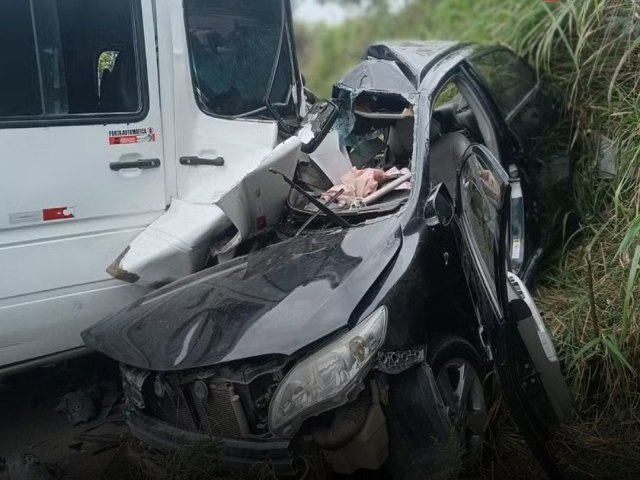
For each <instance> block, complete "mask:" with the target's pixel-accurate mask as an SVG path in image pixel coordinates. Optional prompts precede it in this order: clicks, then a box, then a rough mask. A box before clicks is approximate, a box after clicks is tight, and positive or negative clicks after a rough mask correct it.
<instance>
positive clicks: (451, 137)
mask: <svg viewBox="0 0 640 480" xmlns="http://www.w3.org/2000/svg"><path fill="white" fill-rule="evenodd" d="M471 145H472V142H471V140H469V138H468V137H467V136H466V135H465V134H464V133H463V132H461V131H459V132H453V133H447V134H445V135H443V136H442V137H440V138H439V139H437V140H436V141H435V142H432V146H431V152H430V154H429V167H430V170H429V171H430V176H431V184H432V185H438V184H439V183H444V184H445V185H446V186H447V190H449V193H450V194H451V197H452V198H455V195H456V180H457V176H458V170H459V169H460V167H461V166H462V159H463V157H464V154H465V152H466V151H467V149H468V148H469V147H470V146H471Z"/></svg>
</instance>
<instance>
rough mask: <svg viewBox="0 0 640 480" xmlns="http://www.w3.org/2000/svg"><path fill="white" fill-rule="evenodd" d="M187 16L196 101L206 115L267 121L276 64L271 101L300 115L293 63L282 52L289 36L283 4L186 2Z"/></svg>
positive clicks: (238, 0) (237, 0)
mask: <svg viewBox="0 0 640 480" xmlns="http://www.w3.org/2000/svg"><path fill="white" fill-rule="evenodd" d="M185 15H186V24H187V36H188V44H189V56H190V63H191V70H192V75H193V82H194V89H195V92H196V100H197V101H198V103H199V105H200V108H201V109H202V110H203V111H204V112H205V113H207V114H211V115H215V116H221V117H247V116H264V115H265V112H267V109H266V106H265V96H266V95H267V89H268V87H269V84H270V80H271V78H272V73H273V66H274V64H276V62H277V64H278V69H277V72H276V75H275V77H274V84H273V88H272V89H271V96H270V101H271V102H272V103H274V104H276V105H279V106H280V105H284V106H288V107H290V109H291V113H295V104H294V98H295V96H294V95H292V90H293V88H295V79H294V72H295V68H294V63H293V58H292V56H291V55H290V54H288V53H289V51H290V50H289V49H288V48H286V49H283V48H279V47H280V45H281V42H282V40H283V39H282V36H283V35H287V34H288V29H287V28H285V25H286V15H287V10H286V4H285V1H284V0H266V1H261V2H254V1H250V0H220V1H216V2H211V1H210V0H186V1H185ZM284 43H285V44H287V45H288V39H285V41H284ZM278 56H280V58H279V59H278ZM283 113H285V112H283ZM286 113H289V112H286Z"/></svg>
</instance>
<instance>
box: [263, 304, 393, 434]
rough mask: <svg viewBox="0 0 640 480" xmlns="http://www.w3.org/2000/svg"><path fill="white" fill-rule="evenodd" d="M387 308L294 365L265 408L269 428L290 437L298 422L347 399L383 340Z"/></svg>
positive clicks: (377, 311)
mask: <svg viewBox="0 0 640 480" xmlns="http://www.w3.org/2000/svg"><path fill="white" fill-rule="evenodd" d="M386 330H387V309H386V307H380V308H379V309H377V310H376V311H375V312H373V313H372V314H371V315H370V316H368V317H367V318H366V319H365V320H364V321H362V322H360V324H358V325H357V326H356V327H355V328H353V329H352V330H350V331H349V332H347V333H345V334H344V335H342V336H340V337H338V338H337V339H335V340H334V341H332V342H331V343H329V344H328V345H326V346H324V347H322V348H321V349H320V350H318V351H317V352H315V353H313V354H312V355H309V356H308V357H307V358H305V359H304V360H303V361H301V362H300V363H298V364H297V365H296V366H294V367H293V368H292V369H291V371H290V372H289V373H288V374H287V376H286V377H285V378H284V380H283V381H282V383H281V384H280V386H279V387H278V389H277V390H276V393H275V395H274V396H273V399H272V400H271V405H270V407H269V429H270V430H271V432H273V433H274V434H276V435H279V436H282V437H291V436H293V435H294V434H295V433H296V432H297V431H298V429H299V428H300V425H301V424H302V422H303V421H304V420H305V419H307V418H309V417H311V416H313V415H318V414H319V413H322V412H325V411H327V410H331V409H333V408H336V407H338V406H340V405H343V404H344V403H346V402H347V397H348V394H349V393H350V392H351V389H352V388H353V387H354V385H356V384H357V383H358V382H359V381H361V380H362V378H363V376H364V375H366V374H367V372H368V370H369V367H370V366H371V361H372V360H373V358H374V356H375V354H376V352H377V351H378V350H379V349H380V347H381V346H382V343H383V342H384V337H385V333H386Z"/></svg>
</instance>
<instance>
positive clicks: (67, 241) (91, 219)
mask: <svg viewBox="0 0 640 480" xmlns="http://www.w3.org/2000/svg"><path fill="white" fill-rule="evenodd" d="M0 64H1V65H2V72H1V73H0V367H2V366H6V365H8V364H14V363H19V362H22V361H25V360H29V359H32V358H34V357H43V356H47V355H50V354H53V353H58V352H61V351H67V350H71V349H75V348H76V347H80V346H81V345H82V341H81V339H80V331H81V330H83V329H84V328H86V327H88V326H90V325H91V324H93V323H94V322H96V321H98V320H100V319H101V318H103V317H105V316H107V315H108V314H110V313H111V312H113V311H114V310H116V309H118V308H121V307H122V306H124V305H126V304H127V303H129V302H131V301H132V300H134V299H135V298H137V297H138V296H140V295H141V294H142V293H143V292H144V291H145V290H143V289H141V288H139V287H135V286H133V285H130V284H128V283H124V282H120V281H116V280H114V279H112V278H111V277H110V276H109V275H107V273H106V272H105V269H106V267H107V266H108V265H109V263H110V262H111V261H112V260H113V258H114V257H115V256H116V255H118V253H119V252H120V251H122V250H123V249H124V248H125V247H126V246H127V245H128V243H129V242H130V241H131V240H132V239H133V238H134V237H135V236H136V235H137V233H138V232H140V231H141V230H142V229H143V228H144V227H145V226H146V225H148V224H149V223H150V222H152V221H153V220H154V219H155V218H157V217H158V216H159V215H161V214H162V212H163V211H164V210H165V208H166V205H167V191H166V189H165V173H164V169H163V167H164V159H163V148H162V138H163V137H162V125H161V118H160V99H159V93H158V91H159V86H158V72H157V67H156V65H157V59H156V46H155V39H154V25H153V8H152V2H151V0H110V1H109V2H104V1H99V0H90V1H87V0H37V1H35V0H31V1H29V0H26V1H9V2H0Z"/></svg>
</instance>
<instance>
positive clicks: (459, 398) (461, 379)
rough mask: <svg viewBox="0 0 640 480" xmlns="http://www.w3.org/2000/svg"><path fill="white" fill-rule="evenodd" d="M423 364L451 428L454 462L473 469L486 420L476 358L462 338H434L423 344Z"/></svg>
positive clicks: (481, 379) (474, 351)
mask: <svg viewBox="0 0 640 480" xmlns="http://www.w3.org/2000/svg"><path fill="white" fill-rule="evenodd" d="M427 363H428V364H429V365H430V366H431V369H432V371H433V375H434V377H435V379H436V385H437V387H438V392H439V393H440V396H441V397H442V402H443V403H444V405H445V408H446V409H447V412H448V414H449V419H450V421H451V423H452V426H453V428H454V433H455V434H454V435H452V440H455V441H454V442H452V443H453V444H454V446H455V447H456V451H457V452H458V455H459V456H458V457H457V458H459V459H460V463H461V464H462V466H463V467H465V468H473V467H475V466H477V465H479V464H480V463H481V460H482V448H483V444H484V437H485V431H486V428H487V423H488V418H489V414H488V410H487V394H486V393H485V389H484V383H483V377H482V370H481V369H480V365H481V363H480V357H479V355H478V353H477V352H476V350H475V348H474V347H473V345H471V344H470V343H469V342H467V341H466V340H464V339H463V338H461V337H457V336H453V335H437V336H433V337H431V338H430V340H429V342H427Z"/></svg>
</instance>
